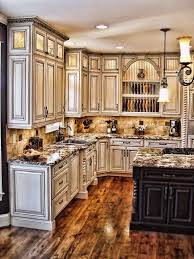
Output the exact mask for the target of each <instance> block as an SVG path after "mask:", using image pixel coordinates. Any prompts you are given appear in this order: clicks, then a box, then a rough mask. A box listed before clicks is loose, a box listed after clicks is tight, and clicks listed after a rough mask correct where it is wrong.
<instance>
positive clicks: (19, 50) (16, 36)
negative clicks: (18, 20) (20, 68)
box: [8, 26, 31, 55]
mask: <svg viewBox="0 0 194 259" xmlns="http://www.w3.org/2000/svg"><path fill="white" fill-rule="evenodd" d="M30 32H31V31H30V26H18V27H9V30H8V33H9V42H8V44H9V54H20V55H21V54H28V53H30V51H31V48H30Z"/></svg>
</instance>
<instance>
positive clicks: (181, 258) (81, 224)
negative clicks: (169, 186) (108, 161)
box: [0, 177, 194, 259]
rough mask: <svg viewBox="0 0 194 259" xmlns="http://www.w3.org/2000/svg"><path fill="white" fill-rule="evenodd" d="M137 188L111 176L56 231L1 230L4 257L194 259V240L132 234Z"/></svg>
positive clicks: (72, 209)
mask: <svg viewBox="0 0 194 259" xmlns="http://www.w3.org/2000/svg"><path fill="white" fill-rule="evenodd" d="M132 189H133V184H132V181H131V180H130V179H127V178H119V177H107V178H101V179H100V180H99V184H98V186H91V187H90V188H89V199H88V200H76V199H75V200H73V201H72V202H71V203H70V204H69V206H68V207H67V208H66V209H65V210H64V212H62V214H61V215H60V216H59V217H58V219H57V229H56V231H55V232H54V233H50V232H47V231H40V230H30V229H25V228H15V227H11V228H4V229H1V230H0V258H3V259H10V258H11V259H39V258H42V259H47V258H49V259H50V258H52V259H59V258H60V259H61V258H72V259H79V258H84V259H86V258H91V259H101V258H102V259H106V258H107V259H118V258H120V259H124V258H126V259H127V258H129V259H172V258H175V259H191V258H194V236H184V235H172V234H171V235H170V234H162V233H154V232H152V233H151V232H135V231H131V232H130V231H129V221H130V216H131V208H132Z"/></svg>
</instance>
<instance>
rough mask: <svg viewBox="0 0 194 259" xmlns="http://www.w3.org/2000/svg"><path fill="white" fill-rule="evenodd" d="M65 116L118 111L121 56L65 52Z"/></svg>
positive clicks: (103, 113)
mask: <svg viewBox="0 0 194 259" xmlns="http://www.w3.org/2000/svg"><path fill="white" fill-rule="evenodd" d="M65 64H66V66H65V67H66V91H65V92H66V96H65V103H66V104H65V107H66V109H65V114H66V116H75V117H81V116H85V115H87V114H89V115H99V114H102V115H118V114H119V67H120V56H119V57H118V56H109V55H103V56H102V55H95V54H91V55H90V54H89V55H88V54H87V53H86V52H84V51H82V50H77V51H75V50H69V51H67V52H66V60H65Z"/></svg>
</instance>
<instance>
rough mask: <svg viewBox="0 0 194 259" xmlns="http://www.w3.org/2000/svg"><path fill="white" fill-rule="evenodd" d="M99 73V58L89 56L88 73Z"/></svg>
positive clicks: (97, 56)
mask: <svg viewBox="0 0 194 259" xmlns="http://www.w3.org/2000/svg"><path fill="white" fill-rule="evenodd" d="M100 71H101V56H99V55H89V72H94V73H99V72H100Z"/></svg>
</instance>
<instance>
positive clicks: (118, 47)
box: [116, 46, 124, 49]
mask: <svg viewBox="0 0 194 259" xmlns="http://www.w3.org/2000/svg"><path fill="white" fill-rule="evenodd" d="M116 49H124V47H123V46H116Z"/></svg>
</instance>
